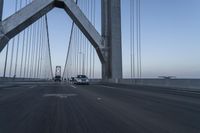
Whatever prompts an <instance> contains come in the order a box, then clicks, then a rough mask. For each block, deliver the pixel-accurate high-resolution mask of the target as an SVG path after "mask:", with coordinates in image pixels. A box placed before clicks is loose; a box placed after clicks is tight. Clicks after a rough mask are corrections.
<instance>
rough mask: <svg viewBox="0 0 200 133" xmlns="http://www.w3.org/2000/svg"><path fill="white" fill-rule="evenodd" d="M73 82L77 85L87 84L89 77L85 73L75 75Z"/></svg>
mask: <svg viewBox="0 0 200 133" xmlns="http://www.w3.org/2000/svg"><path fill="white" fill-rule="evenodd" d="M74 84H78V85H84V84H85V85H89V84H90V82H89V79H88V77H87V76H86V75H77V77H75V78H74Z"/></svg>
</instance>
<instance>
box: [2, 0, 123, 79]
mask: <svg viewBox="0 0 200 133" xmlns="http://www.w3.org/2000/svg"><path fill="white" fill-rule="evenodd" d="M101 1H102V13H101V14H102V15H101V17H102V35H100V34H99V33H98V32H97V30H96V29H95V27H94V26H93V25H92V24H91V22H90V21H89V20H88V19H87V17H86V16H85V15H84V13H83V12H82V11H81V9H80V8H79V7H78V6H77V5H76V3H75V2H74V0H34V1H33V2H32V3H30V4H29V5H27V6H26V7H25V8H22V9H21V10H19V11H18V12H16V13H15V14H13V15H11V16H10V17H8V18H7V19H5V20H3V21H1V22H0V52H1V51H2V49H3V48H4V47H5V46H6V44H7V43H8V41H9V40H10V39H11V38H13V37H14V36H15V35H17V34H19V33H20V32H21V31H23V30H24V29H25V28H26V27H28V26H29V25H31V24H33V23H34V22H35V21H37V20H38V19H39V18H40V17H42V16H43V15H45V14H46V13H48V12H49V11H50V10H51V9H53V8H54V7H58V8H63V9H64V10H65V11H66V13H67V14H68V15H69V16H70V17H71V19H72V20H73V21H74V23H75V24H76V25H77V26H78V27H79V29H80V30H81V31H82V33H83V34H84V35H85V36H86V37H87V39H88V40H89V41H90V42H91V44H92V45H93V47H94V48H95V50H96V52H97V55H98V57H99V59H100V61H101V63H102V78H103V79H104V80H112V81H117V80H118V79H121V78H122V49H121V0H101ZM2 7H3V0H0V20H1V18H2V9H3V8H2Z"/></svg>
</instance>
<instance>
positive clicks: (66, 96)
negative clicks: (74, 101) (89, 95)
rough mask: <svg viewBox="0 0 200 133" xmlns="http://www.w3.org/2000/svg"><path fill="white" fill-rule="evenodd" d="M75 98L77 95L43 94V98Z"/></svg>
mask: <svg viewBox="0 0 200 133" xmlns="http://www.w3.org/2000/svg"><path fill="white" fill-rule="evenodd" d="M74 96H77V94H73V93H71V94H45V95H44V97H58V98H68V97H74Z"/></svg>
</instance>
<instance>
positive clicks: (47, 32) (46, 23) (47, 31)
mask: <svg viewBox="0 0 200 133" xmlns="http://www.w3.org/2000/svg"><path fill="white" fill-rule="evenodd" d="M45 25H46V34H47V43H48V44H47V46H48V53H49V61H50V71H51V77H53V70H52V62H51V49H50V41H49V26H48V18H47V15H46V14H45Z"/></svg>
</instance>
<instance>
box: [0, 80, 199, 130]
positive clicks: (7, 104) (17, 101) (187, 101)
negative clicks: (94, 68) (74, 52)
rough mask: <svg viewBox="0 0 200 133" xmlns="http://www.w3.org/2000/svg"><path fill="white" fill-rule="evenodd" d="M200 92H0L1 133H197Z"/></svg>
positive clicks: (31, 88) (93, 88)
mask: <svg viewBox="0 0 200 133" xmlns="http://www.w3.org/2000/svg"><path fill="white" fill-rule="evenodd" d="M199 112H200V92H192V91H182V90H175V89H174V90H173V89H166V88H155V87H138V86H135V87H133V86H128V85H114V84H104V85H103V84H96V85H89V86H74V85H69V84H64V83H61V84H59V83H48V82H46V83H45V82H44V83H37V84H35V83H25V84H23V85H20V84H16V85H9V86H6V85H4V86H0V132H1V133H151V132H152V133H197V132H200V126H199V123H200V113H199Z"/></svg>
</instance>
